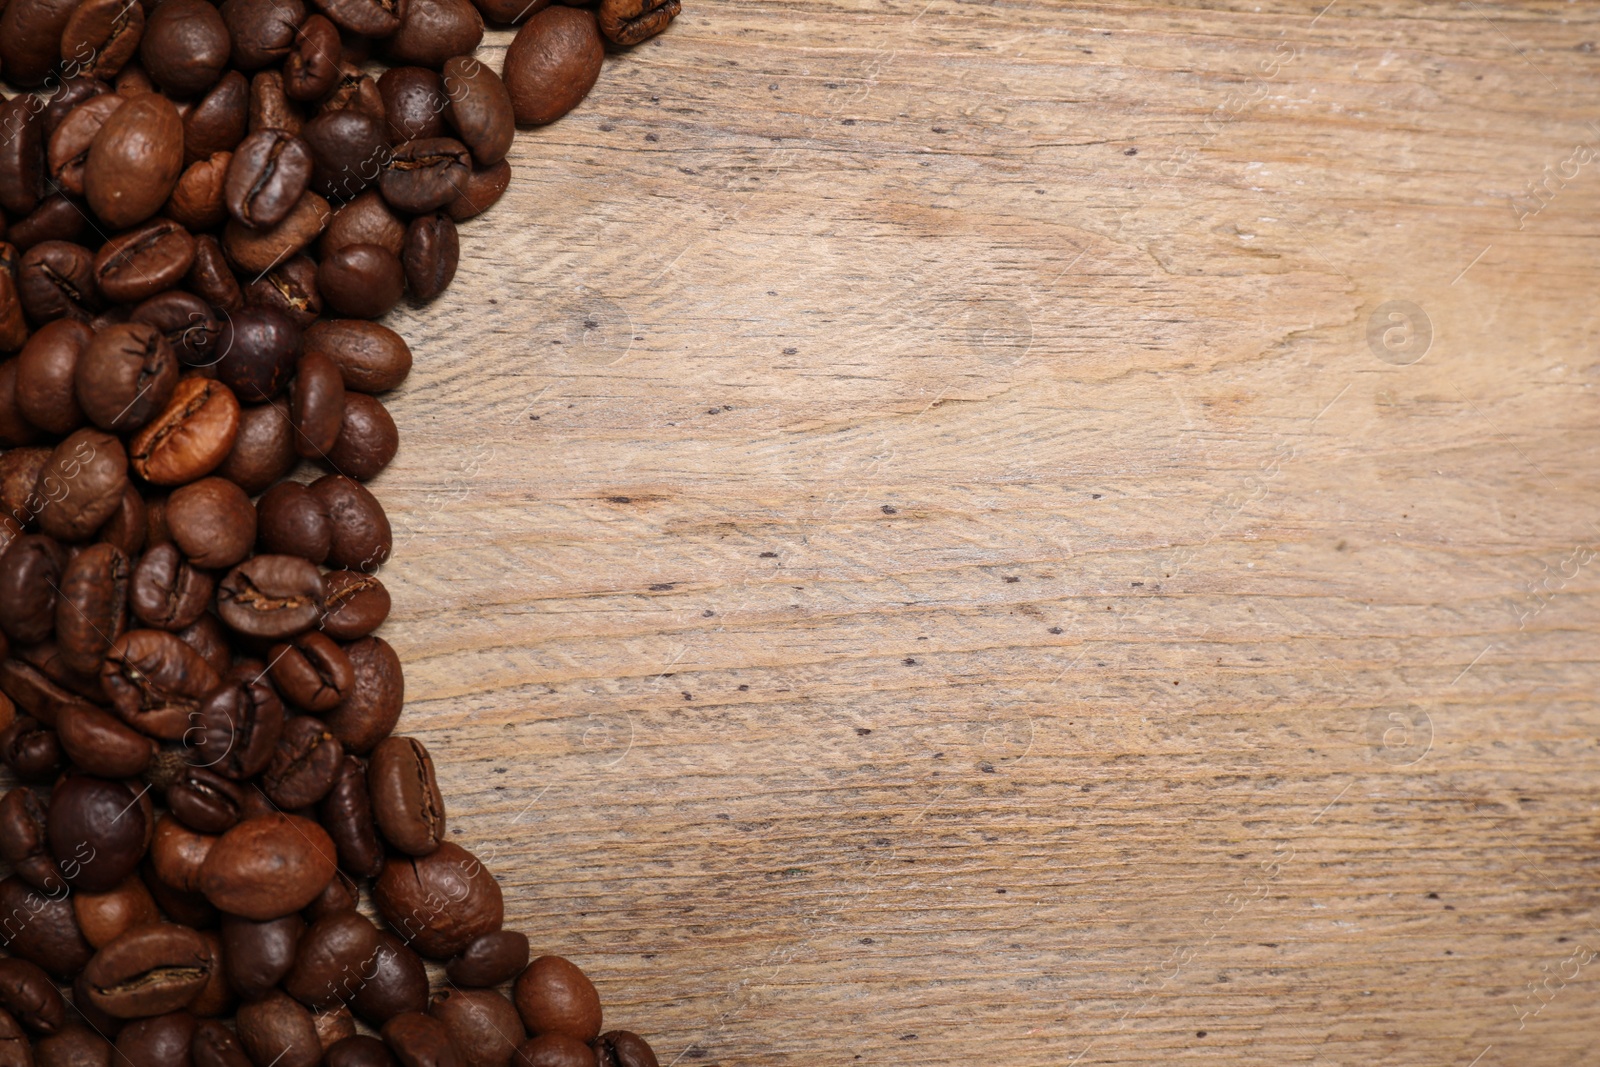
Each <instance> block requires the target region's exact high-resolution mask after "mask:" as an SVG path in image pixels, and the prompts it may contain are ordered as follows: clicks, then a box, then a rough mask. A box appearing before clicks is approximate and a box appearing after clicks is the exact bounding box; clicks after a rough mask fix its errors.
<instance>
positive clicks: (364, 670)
mask: <svg viewBox="0 0 1600 1067" xmlns="http://www.w3.org/2000/svg"><path fill="white" fill-rule="evenodd" d="M344 651H345V655H346V656H347V657H349V659H350V667H351V669H352V670H353V671H354V672H355V683H354V686H353V687H352V689H351V691H350V695H349V696H348V697H346V698H345V701H344V703H342V704H340V705H339V706H338V707H337V708H335V709H334V710H333V711H331V712H329V713H328V714H327V715H326V717H325V719H324V721H325V722H326V723H327V724H328V729H329V730H331V731H332V732H333V734H334V736H335V737H337V738H338V739H339V740H340V741H341V742H343V743H344V747H345V748H347V749H349V750H350V751H352V752H356V753H366V752H370V751H371V750H372V746H373V745H376V744H377V743H378V742H379V741H381V740H383V738H385V737H387V736H388V735H389V734H390V733H391V732H393V730H394V724H395V723H396V722H397V721H398V720H399V718H400V708H401V706H402V705H403V704H404V703H405V679H404V677H403V676H402V675H401V671H400V658H399V657H398V656H396V655H395V652H394V649H393V648H391V647H390V646H389V643H388V642H387V641H385V640H383V639H382V638H381V637H363V638H361V639H360V640H358V641H354V642H352V643H351V644H349V645H347V646H346V647H345V650H344Z"/></svg>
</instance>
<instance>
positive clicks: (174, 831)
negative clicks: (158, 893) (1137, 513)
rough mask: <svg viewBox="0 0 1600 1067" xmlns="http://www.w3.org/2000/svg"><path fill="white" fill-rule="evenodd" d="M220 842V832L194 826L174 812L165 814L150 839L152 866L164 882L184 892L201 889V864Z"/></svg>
mask: <svg viewBox="0 0 1600 1067" xmlns="http://www.w3.org/2000/svg"><path fill="white" fill-rule="evenodd" d="M216 843H217V837H216V835H214V834H203V833H200V832H199V831H198V830H191V829H190V828H189V827H187V826H185V825H184V824H183V823H181V822H179V821H178V820H177V819H175V818H173V817H172V816H171V815H165V814H164V815H161V816H160V817H159V818H157V819H156V832H155V835H154V837H153V838H152V839H151V841H150V849H149V853H148V857H147V858H148V860H149V864H150V870H151V871H152V872H154V874H155V876H156V877H157V878H158V879H160V880H161V883H162V884H163V885H167V886H171V887H172V888H173V889H176V890H178V891H179V892H182V893H196V892H199V889H200V867H201V865H202V864H204V863H205V860H206V856H207V855H209V854H210V852H211V849H212V848H213V847H214V846H215V845H216Z"/></svg>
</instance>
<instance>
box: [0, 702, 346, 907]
mask: <svg viewBox="0 0 1600 1067" xmlns="http://www.w3.org/2000/svg"><path fill="white" fill-rule="evenodd" d="M13 722H15V718H13ZM11 725H12V724H11V723H7V724H6V728H7V729H9V728H10V726H11ZM365 782H366V779H364V778H363V779H362V788H363V790H365V788H366V786H365ZM47 805H48V801H47V799H46V797H45V794H44V791H43V790H40V789H35V788H32V787H30V786H25V785H24V786H16V787H14V788H12V789H10V790H8V791H7V792H6V794H5V796H4V797H3V798H0V859H3V860H5V861H6V862H7V863H9V864H11V866H12V867H13V868H14V869H15V871H16V873H17V874H18V875H19V876H20V877H21V878H22V879H23V880H24V881H26V882H27V883H28V884H29V885H30V886H32V887H33V888H35V889H40V890H43V891H45V892H46V893H55V894H60V893H63V892H64V891H65V889H66V884H67V883H66V880H65V879H63V878H62V877H61V871H60V870H59V869H57V867H56V862H55V860H53V859H51V858H50V853H49V849H48V846H47V844H46V841H45V820H46V818H47V811H46V809H47ZM374 873H376V872H374Z"/></svg>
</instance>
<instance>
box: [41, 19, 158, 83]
mask: <svg viewBox="0 0 1600 1067" xmlns="http://www.w3.org/2000/svg"><path fill="white" fill-rule="evenodd" d="M143 35H144V8H143V7H141V6H140V5H139V4H136V3H128V2H127V0H83V2H82V3H80V4H79V5H78V6H77V7H76V8H75V9H74V10H73V12H72V15H71V16H70V17H69V18H68V19H67V24H66V25H65V26H64V27H62V30H61V59H62V62H64V63H77V64H78V68H79V70H80V72H81V76H82V77H85V78H114V77H116V76H117V73H118V72H119V71H120V70H122V68H123V67H124V66H126V65H127V62H128V60H130V59H132V58H133V56H134V53H136V52H137V51H138V50H139V40H140V38H142V37H143Z"/></svg>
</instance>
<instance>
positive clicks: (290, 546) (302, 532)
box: [256, 482, 333, 563]
mask: <svg viewBox="0 0 1600 1067" xmlns="http://www.w3.org/2000/svg"><path fill="white" fill-rule="evenodd" d="M256 532H257V537H258V539H259V543H260V547H261V551H262V552H265V553H271V554H276V555H288V556H300V557H302V558H304V559H307V560H310V561H311V562H312V563H321V562H322V561H323V560H324V559H326V558H327V556H328V546H329V545H330V544H331V543H332V539H333V527H332V524H331V523H329V521H328V513H327V512H326V511H324V510H323V507H322V503H321V501H319V500H318V499H317V498H316V497H315V496H313V495H312V494H311V491H310V490H309V489H307V488H306V487H305V486H304V485H301V484H300V483H299V482H279V483H278V484H277V485H275V486H273V487H272V488H271V489H268V490H267V491H266V492H265V493H263V494H261V499H260V500H258V501H256Z"/></svg>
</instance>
